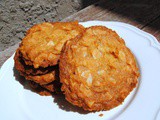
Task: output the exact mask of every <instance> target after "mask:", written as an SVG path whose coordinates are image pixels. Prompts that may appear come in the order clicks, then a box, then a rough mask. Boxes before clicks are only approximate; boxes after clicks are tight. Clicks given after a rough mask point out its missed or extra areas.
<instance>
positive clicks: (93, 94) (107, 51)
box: [59, 26, 139, 111]
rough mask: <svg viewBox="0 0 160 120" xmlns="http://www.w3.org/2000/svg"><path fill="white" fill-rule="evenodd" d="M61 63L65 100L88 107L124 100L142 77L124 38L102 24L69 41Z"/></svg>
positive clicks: (108, 105) (105, 107)
mask: <svg viewBox="0 0 160 120" xmlns="http://www.w3.org/2000/svg"><path fill="white" fill-rule="evenodd" d="M59 67H60V81H61V83H62V91H63V92H64V94H65V98H66V100H67V101H69V102H70V103H71V104H73V105H76V106H79V107H83V108H84V109H85V110H89V111H100V110H109V109H111V108H114V107H116V106H118V105H120V104H122V102H123V101H124V99H125V98H126V97H127V96H128V95H129V93H130V92H131V91H132V90H133V88H135V87H136V84H137V82H138V77H139V69H138V67H137V64H136V60H135V58H134V56H133V54H132V53H131V51H130V50H129V49H128V48H127V47H126V45H125V42H124V40H123V39H121V38H120V37H119V36H118V34H117V33H116V32H114V31H112V30H111V29H108V28H106V27H103V26H93V27H90V28H87V29H86V30H85V32H83V34H82V35H79V36H78V37H76V38H75V39H74V40H72V41H68V42H67V43H66V44H65V46H64V48H63V51H62V54H61V57H60V64H59Z"/></svg>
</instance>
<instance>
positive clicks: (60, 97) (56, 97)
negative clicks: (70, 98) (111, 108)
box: [13, 67, 90, 114]
mask: <svg viewBox="0 0 160 120" xmlns="http://www.w3.org/2000/svg"><path fill="white" fill-rule="evenodd" d="M13 71H14V76H15V80H16V81H18V82H19V83H20V84H21V85H22V86H23V87H24V89H26V90H30V91H32V92H34V93H37V94H39V93H40V92H41V91H42V90H44V89H43V88H42V89H36V90H35V89H32V88H31V87H30V85H29V81H28V80H25V78H24V77H23V76H21V75H20V74H19V72H18V71H17V70H16V69H15V67H14V68H13ZM52 97H53V103H55V104H57V105H58V107H59V108H60V109H62V110H64V111H67V112H69V111H70V112H77V113H79V114H88V113H90V112H88V111H85V110H83V109H82V108H79V107H77V106H73V105H72V104H70V103H69V102H67V101H66V100H65V96H64V94H63V93H62V92H59V93H57V94H56V93H52Z"/></svg>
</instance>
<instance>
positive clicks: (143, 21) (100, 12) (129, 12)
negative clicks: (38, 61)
mask: <svg viewBox="0 0 160 120" xmlns="http://www.w3.org/2000/svg"><path fill="white" fill-rule="evenodd" d="M74 20H78V21H79V22H83V21H89V20H101V21H119V22H125V23H129V24H131V25H134V26H136V27H138V28H139V29H141V30H144V31H146V32H148V33H150V34H152V35H154V36H155V37H156V38H157V40H158V41H159V42H160V0H141V1H140V0H101V1H99V2H98V3H95V4H92V5H90V6H88V7H86V8H84V9H82V10H81V11H79V12H77V13H75V14H73V15H71V16H69V17H67V18H65V19H63V20H62V21H74ZM18 46H19V44H16V45H14V46H12V47H10V48H8V49H6V50H4V51H2V52H0V66H2V64H3V63H4V62H5V61H6V60H7V59H8V58H9V57H10V56H11V55H12V54H13V53H14V52H15V50H16V49H17V47H18Z"/></svg>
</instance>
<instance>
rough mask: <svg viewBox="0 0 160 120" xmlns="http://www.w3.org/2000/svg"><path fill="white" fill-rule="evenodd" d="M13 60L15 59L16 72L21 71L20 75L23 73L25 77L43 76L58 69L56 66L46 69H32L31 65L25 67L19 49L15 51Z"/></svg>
mask: <svg viewBox="0 0 160 120" xmlns="http://www.w3.org/2000/svg"><path fill="white" fill-rule="evenodd" d="M14 59H15V64H16V67H17V69H18V71H21V72H22V73H25V74H26V75H44V74H46V73H49V72H51V71H53V70H55V69H58V66H49V67H46V68H43V67H39V68H34V66H33V65H26V64H25V62H24V60H23V58H22V55H21V53H20V51H19V49H17V50H16V53H15V57H14ZM16 59H18V61H16Z"/></svg>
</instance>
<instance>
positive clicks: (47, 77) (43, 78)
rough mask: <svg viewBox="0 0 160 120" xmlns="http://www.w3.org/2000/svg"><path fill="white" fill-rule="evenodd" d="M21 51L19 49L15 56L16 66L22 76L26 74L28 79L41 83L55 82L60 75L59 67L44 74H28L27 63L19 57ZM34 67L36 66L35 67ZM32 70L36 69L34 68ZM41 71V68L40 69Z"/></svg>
mask: <svg viewBox="0 0 160 120" xmlns="http://www.w3.org/2000/svg"><path fill="white" fill-rule="evenodd" d="M18 53H19V51H18V50H17V51H16V53H15V56H14V61H15V68H16V69H17V70H18V71H19V72H20V74H21V75H22V76H24V77H25V78H26V79H27V80H32V81H34V82H36V83H38V84H40V85H44V84H48V83H51V82H53V81H54V80H55V79H56V78H57V77H56V74H57V76H58V72H59V70H58V67H57V66H55V67H54V68H53V70H52V71H49V72H48V73H45V74H42V75H39V74H37V75H32V74H26V67H25V66H26V65H24V64H23V63H22V62H21V61H22V60H21V58H20V57H19V54H18ZM33 69H34V68H33ZM33 69H32V70H31V69H30V71H34V70H33ZM39 71H40V70H39Z"/></svg>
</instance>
